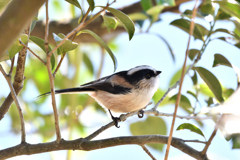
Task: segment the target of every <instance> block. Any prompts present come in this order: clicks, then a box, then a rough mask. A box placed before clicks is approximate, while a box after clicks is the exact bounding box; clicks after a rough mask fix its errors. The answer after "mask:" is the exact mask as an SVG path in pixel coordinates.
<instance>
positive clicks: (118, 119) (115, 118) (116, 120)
mask: <svg viewBox="0 0 240 160" xmlns="http://www.w3.org/2000/svg"><path fill="white" fill-rule="evenodd" d="M112 120H113V122H114V125H115V126H116V127H117V128H120V126H119V125H118V121H121V119H120V118H119V117H112Z"/></svg>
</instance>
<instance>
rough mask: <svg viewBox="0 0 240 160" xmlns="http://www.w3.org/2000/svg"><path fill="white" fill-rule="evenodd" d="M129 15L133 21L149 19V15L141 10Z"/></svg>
mask: <svg viewBox="0 0 240 160" xmlns="http://www.w3.org/2000/svg"><path fill="white" fill-rule="evenodd" d="M128 17H129V18H130V19H131V20H133V21H137V20H146V19H148V16H147V15H146V14H144V13H141V12H137V13H132V14H129V15H128Z"/></svg>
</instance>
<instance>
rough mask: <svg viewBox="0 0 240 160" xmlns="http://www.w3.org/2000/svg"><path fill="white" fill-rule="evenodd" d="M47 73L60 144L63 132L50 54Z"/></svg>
mask: <svg viewBox="0 0 240 160" xmlns="http://www.w3.org/2000/svg"><path fill="white" fill-rule="evenodd" d="M47 71H48V77H49V81H50V87H51V97H52V107H53V113H54V120H55V129H56V135H57V142H60V140H61V132H60V128H59V120H58V111H57V105H56V99H55V89H54V77H53V75H52V72H51V56H50V55H49V54H48V55H47Z"/></svg>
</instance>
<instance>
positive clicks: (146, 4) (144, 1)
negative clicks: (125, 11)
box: [141, 0, 153, 11]
mask: <svg viewBox="0 0 240 160" xmlns="http://www.w3.org/2000/svg"><path fill="white" fill-rule="evenodd" d="M141 6H142V8H143V10H144V11H147V10H148V9H149V8H151V7H152V6H153V4H152V1H151V0H141Z"/></svg>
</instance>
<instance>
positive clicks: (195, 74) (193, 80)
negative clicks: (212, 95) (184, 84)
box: [191, 71, 198, 85]
mask: <svg viewBox="0 0 240 160" xmlns="http://www.w3.org/2000/svg"><path fill="white" fill-rule="evenodd" d="M191 79H192V82H193V84H194V85H197V83H198V80H197V73H196V71H194V74H193V76H192V77H191Z"/></svg>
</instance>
